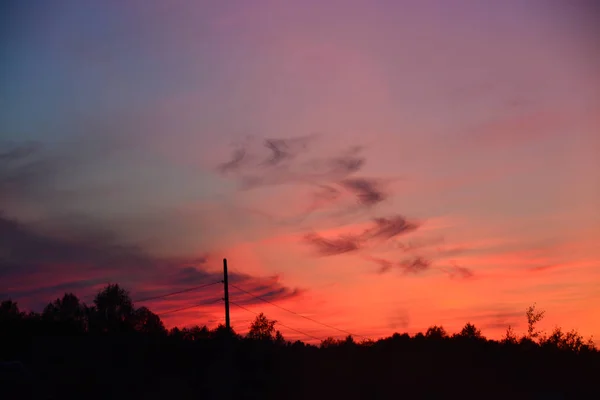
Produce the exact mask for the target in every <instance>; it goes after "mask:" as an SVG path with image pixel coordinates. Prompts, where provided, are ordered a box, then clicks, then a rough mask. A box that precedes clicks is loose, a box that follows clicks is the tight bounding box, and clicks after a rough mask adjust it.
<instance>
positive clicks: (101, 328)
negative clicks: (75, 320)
mask: <svg viewBox="0 0 600 400" xmlns="http://www.w3.org/2000/svg"><path fill="white" fill-rule="evenodd" d="M89 322H90V330H92V331H95V332H101V333H118V332H127V331H131V330H133V326H134V322H135V321H134V308H133V301H132V300H131V297H129V292H127V291H126V290H125V289H123V288H121V287H120V286H119V285H118V284H114V285H108V286H106V287H105V288H104V289H102V290H101V291H100V292H99V293H98V294H97V295H96V297H95V298H94V307H93V308H91V309H90V310H89Z"/></svg>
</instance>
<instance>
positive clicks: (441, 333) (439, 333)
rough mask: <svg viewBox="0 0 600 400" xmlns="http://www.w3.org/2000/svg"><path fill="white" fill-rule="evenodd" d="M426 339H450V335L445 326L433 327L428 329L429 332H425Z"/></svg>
mask: <svg viewBox="0 0 600 400" xmlns="http://www.w3.org/2000/svg"><path fill="white" fill-rule="evenodd" d="M425 337H427V338H429V339H438V340H439V339H444V338H446V337H448V334H447V333H446V330H445V329H444V327H443V326H437V325H433V326H431V327H429V328H428V329H427V332H425Z"/></svg>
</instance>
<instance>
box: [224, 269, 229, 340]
mask: <svg viewBox="0 0 600 400" xmlns="http://www.w3.org/2000/svg"><path fill="white" fill-rule="evenodd" d="M223 286H224V290H225V298H224V299H223V300H225V328H227V334H229V332H230V331H231V324H230V322H229V280H228V278H227V259H226V258H224V259H223Z"/></svg>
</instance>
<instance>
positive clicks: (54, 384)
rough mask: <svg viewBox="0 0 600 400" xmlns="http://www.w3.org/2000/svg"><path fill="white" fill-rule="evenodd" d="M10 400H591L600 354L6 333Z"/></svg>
mask: <svg viewBox="0 0 600 400" xmlns="http://www.w3.org/2000/svg"><path fill="white" fill-rule="evenodd" d="M0 349H1V353H0V359H1V360H4V361H6V360H9V359H12V360H19V361H20V362H22V365H23V366H24V368H25V369H26V371H20V370H19V368H18V367H16V364H11V365H8V364H3V365H4V367H3V370H2V374H3V377H2V382H1V386H0V399H6V400H9V399H220V398H228V397H227V396H229V398H231V399H403V398H405V399H441V398H452V399H454V398H456V399H482V398H485V399H591V398H600V390H599V388H598V382H599V381H600V379H599V377H600V354H599V353H598V352H597V351H594V350H589V349H583V350H579V351H572V350H568V349H567V350H565V349H559V348H558V347H556V346H550V345H545V346H540V345H537V344H535V343H532V342H529V341H522V342H521V343H520V344H515V343H513V344H510V343H500V342H495V341H486V340H484V339H482V340H480V339H473V338H452V339H450V338H427V337H423V336H420V337H416V338H410V337H408V335H397V334H396V335H394V336H393V337H391V338H388V339H384V340H380V341H378V342H376V343H370V344H367V345H358V344H355V343H352V342H351V341H348V342H338V343H333V344H331V345H330V346H325V347H324V348H317V347H314V346H305V345H303V344H301V343H299V342H297V343H295V344H290V343H277V342H275V341H272V340H266V341H260V340H247V339H241V338H235V339H227V338H226V337H212V338H204V339H198V338H195V339H191V340H183V339H181V338H174V337H172V336H168V337H149V336H144V335H122V336H81V335H80V336H77V335H74V336H73V335H71V336H57V335H54V336H34V337H8V336H3V337H2V346H1V348H0Z"/></svg>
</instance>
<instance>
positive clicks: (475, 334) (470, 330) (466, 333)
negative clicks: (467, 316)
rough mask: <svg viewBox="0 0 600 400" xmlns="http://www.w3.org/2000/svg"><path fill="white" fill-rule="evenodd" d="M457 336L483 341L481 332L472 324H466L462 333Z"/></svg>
mask: <svg viewBox="0 0 600 400" xmlns="http://www.w3.org/2000/svg"><path fill="white" fill-rule="evenodd" d="M457 336H458V337H461V338H465V339H483V335H482V334H481V331H480V330H479V329H477V327H475V325H473V324H472V323H470V322H467V323H466V324H465V326H464V327H463V328H462V330H461V331H460V333H458V334H457Z"/></svg>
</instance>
